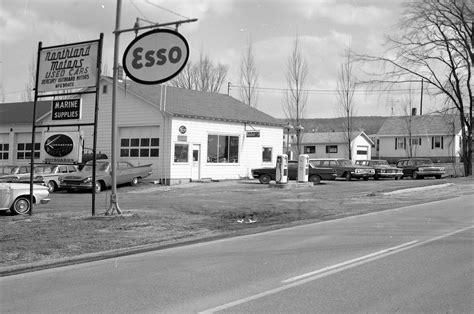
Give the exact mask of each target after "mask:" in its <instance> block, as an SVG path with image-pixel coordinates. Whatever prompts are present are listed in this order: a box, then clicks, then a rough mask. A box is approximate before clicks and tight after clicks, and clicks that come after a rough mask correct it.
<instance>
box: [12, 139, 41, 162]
mask: <svg viewBox="0 0 474 314" xmlns="http://www.w3.org/2000/svg"><path fill="white" fill-rule="evenodd" d="M31 148H32V146H31V143H18V145H17V150H16V159H31ZM40 148H41V144H40V143H35V151H34V158H35V159H39V158H40Z"/></svg>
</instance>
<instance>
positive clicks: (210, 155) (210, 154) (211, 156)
mask: <svg viewBox="0 0 474 314" xmlns="http://www.w3.org/2000/svg"><path fill="white" fill-rule="evenodd" d="M217 142H218V136H217V135H209V136H208V138H207V162H217Z"/></svg>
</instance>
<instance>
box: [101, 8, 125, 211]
mask: <svg viewBox="0 0 474 314" xmlns="http://www.w3.org/2000/svg"><path fill="white" fill-rule="evenodd" d="M121 10H122V0H117V15H116V17H115V32H114V34H115V42H114V65H113V72H114V73H113V86H112V151H111V165H110V166H111V167H112V169H111V170H112V193H111V194H110V206H109V209H107V211H106V212H105V214H106V215H113V214H114V211H117V214H119V215H121V214H122V211H121V210H120V207H119V204H118V197H117V163H116V162H115V157H116V156H115V155H116V152H115V151H116V148H115V145H116V143H115V142H116V140H117V135H116V123H115V120H116V107H117V80H118V78H117V75H118V57H119V56H118V55H119V41H120V33H119V32H118V30H119V29H120V15H121ZM94 184H95V182H94Z"/></svg>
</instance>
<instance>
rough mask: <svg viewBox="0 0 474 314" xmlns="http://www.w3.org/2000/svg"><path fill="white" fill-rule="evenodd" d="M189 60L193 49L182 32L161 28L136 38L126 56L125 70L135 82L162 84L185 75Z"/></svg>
mask: <svg viewBox="0 0 474 314" xmlns="http://www.w3.org/2000/svg"><path fill="white" fill-rule="evenodd" d="M188 58H189V46H188V43H187V41H186V39H185V38H184V37H183V36H182V35H181V34H180V33H178V32H175V31H172V30H168V29H158V30H153V31H150V32H147V33H144V34H142V35H140V36H138V37H137V38H135V39H134V40H133V41H132V42H131V43H130V45H128V47H127V49H125V53H124V55H123V69H124V70H125V72H126V73H127V75H128V76H129V77H130V78H131V79H132V80H133V81H135V82H138V83H141V84H159V83H163V82H166V81H168V80H170V79H172V78H173V77H175V76H176V75H178V74H179V72H181V70H182V69H183V68H184V66H185V65H186V62H187V61H188Z"/></svg>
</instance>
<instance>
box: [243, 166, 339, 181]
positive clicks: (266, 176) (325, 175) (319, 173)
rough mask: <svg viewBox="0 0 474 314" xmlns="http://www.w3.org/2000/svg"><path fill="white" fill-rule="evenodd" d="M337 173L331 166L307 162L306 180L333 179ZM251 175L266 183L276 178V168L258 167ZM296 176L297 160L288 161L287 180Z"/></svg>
mask: <svg viewBox="0 0 474 314" xmlns="http://www.w3.org/2000/svg"><path fill="white" fill-rule="evenodd" d="M336 176H337V174H336V171H334V170H333V169H331V168H324V167H315V166H313V165H311V164H309V173H308V181H309V182H313V183H319V182H320V181H321V180H334V179H335V178H336ZM252 177H254V178H255V179H259V180H260V183H263V184H268V183H270V181H272V180H275V178H276V168H258V169H252ZM297 178H298V161H296V160H290V161H288V180H296V179H297Z"/></svg>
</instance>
